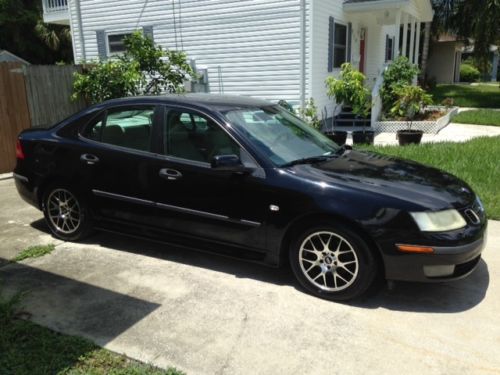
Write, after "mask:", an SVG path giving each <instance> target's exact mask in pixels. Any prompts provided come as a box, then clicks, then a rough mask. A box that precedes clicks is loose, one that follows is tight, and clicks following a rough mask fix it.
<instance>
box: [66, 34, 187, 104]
mask: <svg viewBox="0 0 500 375" xmlns="http://www.w3.org/2000/svg"><path fill="white" fill-rule="evenodd" d="M125 48H126V51H125V53H124V54H123V56H119V57H116V58H114V59H110V60H107V61H99V62H95V63H93V64H90V65H89V66H88V67H86V69H85V71H84V72H83V73H76V74H75V81H74V84H73V95H72V99H73V100H76V99H78V98H83V99H85V100H86V101H87V102H89V103H92V104H94V103H100V102H102V101H105V100H108V99H114V98H121V97H126V96H135V95H159V94H161V93H163V92H169V93H178V92H183V91H184V81H187V80H190V79H192V78H194V76H195V74H194V72H193V70H192V68H191V66H190V65H189V64H188V62H187V57H186V55H185V54H184V52H179V51H171V50H164V49H163V48H162V47H161V46H155V45H154V43H153V41H152V40H151V39H149V38H148V37H145V36H143V34H142V33H141V32H135V33H133V34H132V35H131V36H129V37H127V38H126V39H125Z"/></svg>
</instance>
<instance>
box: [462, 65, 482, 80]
mask: <svg viewBox="0 0 500 375" xmlns="http://www.w3.org/2000/svg"><path fill="white" fill-rule="evenodd" d="M480 78H481V72H480V71H479V70H478V69H477V68H476V67H474V66H472V65H470V64H462V65H461V66H460V81H461V82H478V81H479V79H480Z"/></svg>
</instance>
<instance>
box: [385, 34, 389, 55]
mask: <svg viewBox="0 0 500 375" xmlns="http://www.w3.org/2000/svg"><path fill="white" fill-rule="evenodd" d="M384 60H385V62H387V61H389V35H387V34H386V35H385V59H384Z"/></svg>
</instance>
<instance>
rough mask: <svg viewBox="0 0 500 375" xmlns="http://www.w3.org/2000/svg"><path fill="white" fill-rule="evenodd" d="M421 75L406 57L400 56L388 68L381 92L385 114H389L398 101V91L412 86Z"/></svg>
mask: <svg viewBox="0 0 500 375" xmlns="http://www.w3.org/2000/svg"><path fill="white" fill-rule="evenodd" d="M418 73H419V69H418V67H417V66H416V65H413V64H411V63H410V60H408V58H407V57H405V56H400V57H398V58H397V59H396V60H394V61H393V62H392V64H390V65H389V66H388V67H387V70H386V71H385V72H384V83H383V85H382V88H381V90H380V97H381V99H382V108H383V111H384V113H385V114H387V113H389V112H390V111H391V109H392V107H393V106H394V103H396V101H397V100H398V94H397V91H398V90H399V89H401V88H402V87H404V86H407V85H411V84H412V83H413V79H414V78H415V77H416V76H417V74H418Z"/></svg>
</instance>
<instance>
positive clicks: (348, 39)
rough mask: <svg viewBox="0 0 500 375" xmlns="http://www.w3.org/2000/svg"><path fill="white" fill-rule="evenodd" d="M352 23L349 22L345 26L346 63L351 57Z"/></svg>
mask: <svg viewBox="0 0 500 375" xmlns="http://www.w3.org/2000/svg"><path fill="white" fill-rule="evenodd" d="M351 44H352V23H351V22H349V23H348V24H347V57H346V59H347V62H348V63H350V62H351V55H352V46H351Z"/></svg>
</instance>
